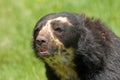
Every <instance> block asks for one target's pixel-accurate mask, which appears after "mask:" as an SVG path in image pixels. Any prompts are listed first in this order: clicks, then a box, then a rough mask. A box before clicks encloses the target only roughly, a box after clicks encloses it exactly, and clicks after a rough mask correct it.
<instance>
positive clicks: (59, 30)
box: [55, 27, 63, 33]
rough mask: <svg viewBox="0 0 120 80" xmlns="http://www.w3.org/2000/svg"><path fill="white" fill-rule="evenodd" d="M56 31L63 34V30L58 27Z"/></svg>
mask: <svg viewBox="0 0 120 80" xmlns="http://www.w3.org/2000/svg"><path fill="white" fill-rule="evenodd" d="M55 31H57V32H59V33H61V32H62V31H63V30H62V29H61V28H59V27H58V28H56V29H55Z"/></svg>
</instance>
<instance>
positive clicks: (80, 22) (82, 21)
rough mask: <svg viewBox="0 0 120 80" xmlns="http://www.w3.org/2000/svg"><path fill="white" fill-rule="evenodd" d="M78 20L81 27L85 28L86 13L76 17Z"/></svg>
mask: <svg viewBox="0 0 120 80" xmlns="http://www.w3.org/2000/svg"><path fill="white" fill-rule="evenodd" d="M76 18H77V20H78V22H79V24H80V25H81V26H84V21H85V13H81V14H80V15H76Z"/></svg>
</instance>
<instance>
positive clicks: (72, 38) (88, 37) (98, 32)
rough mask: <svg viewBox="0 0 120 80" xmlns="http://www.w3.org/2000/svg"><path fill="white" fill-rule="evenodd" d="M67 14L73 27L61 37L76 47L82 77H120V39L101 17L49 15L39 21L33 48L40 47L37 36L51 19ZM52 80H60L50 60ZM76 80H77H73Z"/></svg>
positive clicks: (93, 79) (109, 79) (117, 79)
mask: <svg viewBox="0 0 120 80" xmlns="http://www.w3.org/2000/svg"><path fill="white" fill-rule="evenodd" d="M59 16H62V17H67V18H68V20H69V21H70V23H71V24H72V25H73V26H72V27H66V29H65V32H64V33H63V34H64V35H57V34H55V35H57V38H58V39H59V40H60V41H61V42H62V43H63V44H64V46H65V47H66V48H70V47H72V48H73V49H74V53H73V54H74V56H73V57H74V58H73V62H74V64H75V65H76V66H75V68H74V69H75V71H76V72H77V75H78V76H79V78H80V80H120V38H118V37H117V36H116V35H115V34H114V33H113V32H112V31H111V30H109V29H108V28H107V27H106V25H104V24H103V23H102V22H101V21H100V20H95V19H92V18H87V17H85V15H84V14H81V15H78V14H73V13H68V12H62V13H53V14H49V15H47V16H45V17H43V18H42V19H40V21H38V23H37V24H36V27H35V28H34V30H33V49H34V51H35V53H36V55H37V56H38V57H39V55H38V51H37V49H36V42H35V39H36V36H37V35H38V32H39V31H40V30H41V27H42V25H44V24H46V21H47V20H50V19H53V18H56V17H59ZM45 67H46V74H47V77H48V80H60V79H61V78H60V77H59V76H57V75H56V73H55V72H54V69H52V68H51V67H50V66H49V65H48V64H47V63H46V62H45ZM70 80H73V79H70Z"/></svg>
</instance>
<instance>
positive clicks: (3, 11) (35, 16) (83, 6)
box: [0, 0, 120, 80]
mask: <svg viewBox="0 0 120 80" xmlns="http://www.w3.org/2000/svg"><path fill="white" fill-rule="evenodd" d="M61 11H69V12H75V13H82V12H84V13H86V15H87V16H90V17H95V18H100V19H101V20H102V21H103V22H105V23H106V24H107V25H108V26H109V28H110V29H112V30H113V31H114V32H115V33H116V34H117V35H118V36H120V0H0V80H47V79H46V77H45V69H44V64H43V63H42V62H41V61H40V60H38V59H36V58H35V56H34V53H33V51H32V45H31V43H32V30H33V27H34V25H35V24H36V22H37V21H38V20H39V19H40V17H42V16H44V15H46V14H48V13H51V12H61Z"/></svg>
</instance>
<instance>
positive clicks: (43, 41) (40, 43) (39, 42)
mask: <svg viewBox="0 0 120 80" xmlns="http://www.w3.org/2000/svg"><path fill="white" fill-rule="evenodd" d="M36 43H37V44H39V45H42V44H43V43H46V41H45V40H36Z"/></svg>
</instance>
